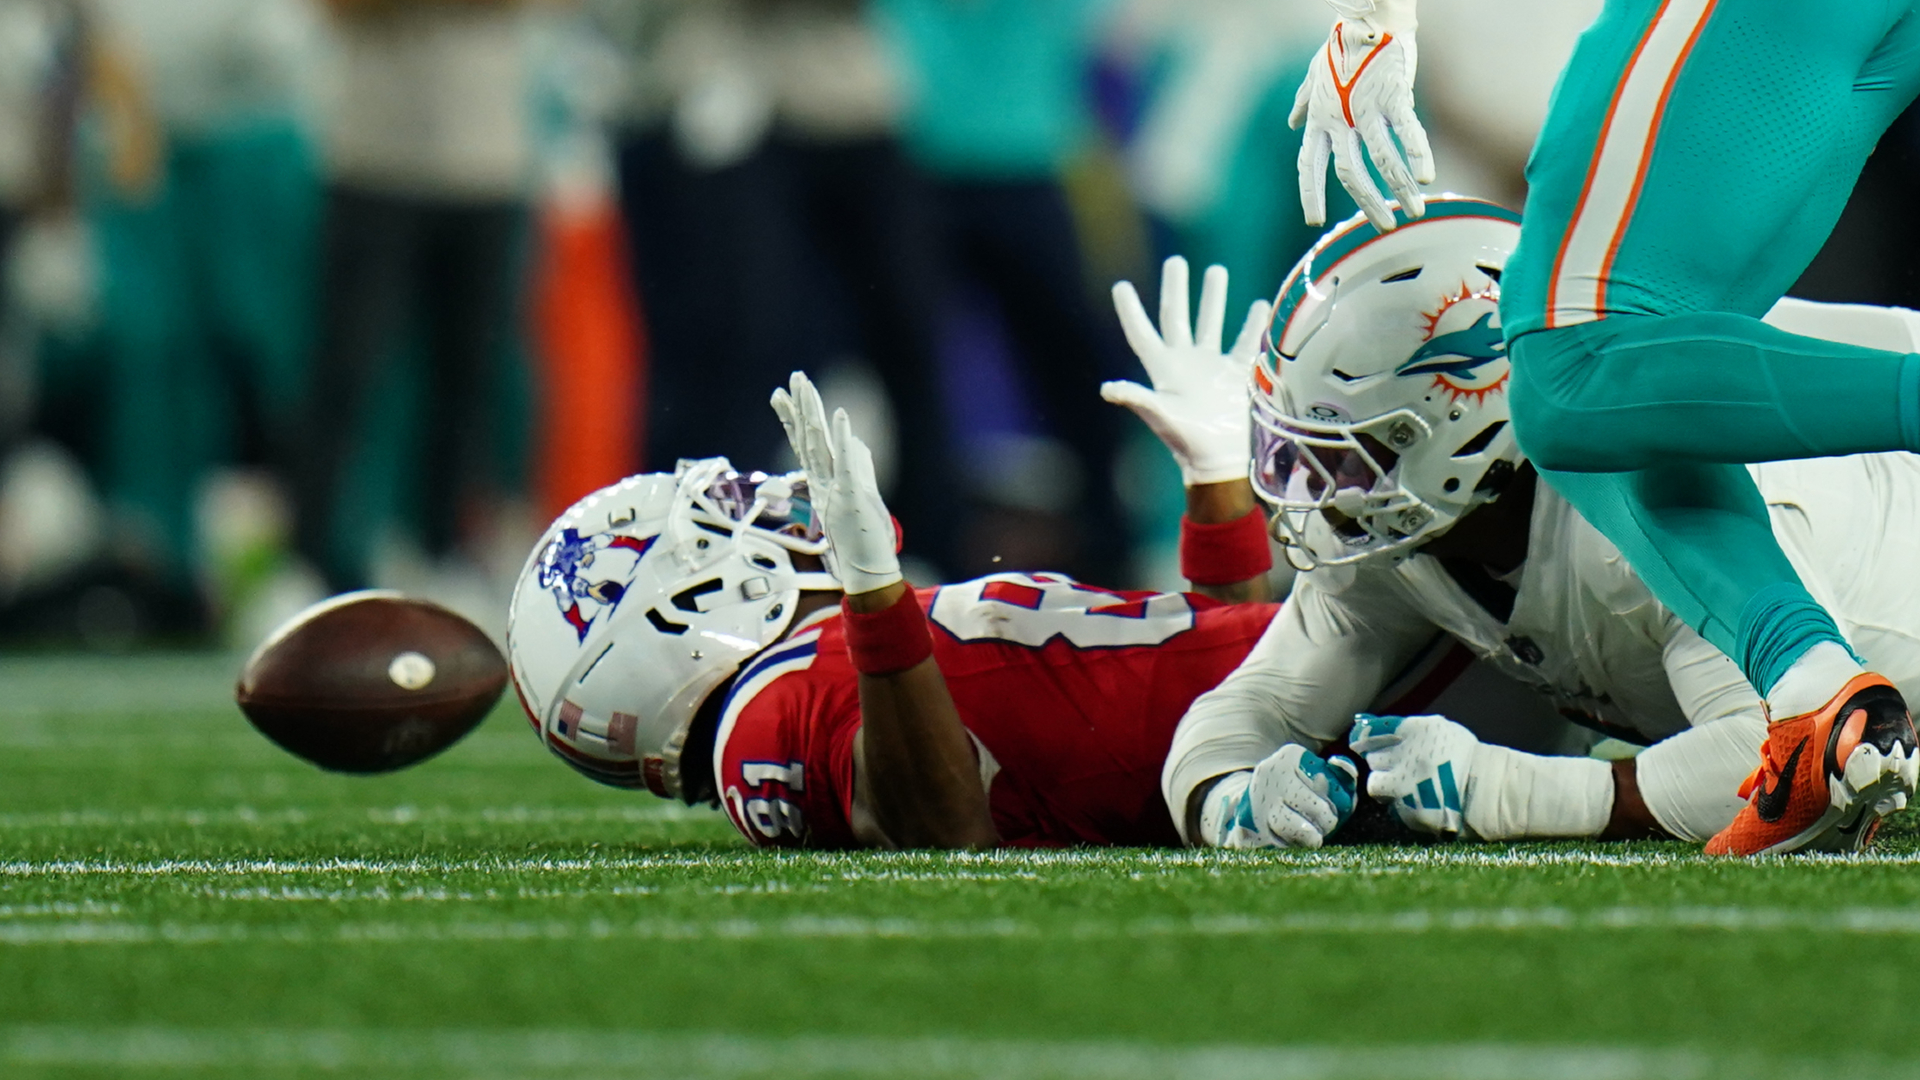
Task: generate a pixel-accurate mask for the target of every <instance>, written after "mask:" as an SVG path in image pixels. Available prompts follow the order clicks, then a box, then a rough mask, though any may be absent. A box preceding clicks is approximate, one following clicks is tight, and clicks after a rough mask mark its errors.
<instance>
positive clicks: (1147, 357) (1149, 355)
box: [1113, 281, 1164, 375]
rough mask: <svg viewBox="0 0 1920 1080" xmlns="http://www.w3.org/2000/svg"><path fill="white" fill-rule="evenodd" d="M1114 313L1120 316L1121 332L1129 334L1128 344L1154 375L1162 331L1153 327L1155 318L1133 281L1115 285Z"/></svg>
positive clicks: (1160, 346) (1148, 371)
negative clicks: (1154, 365) (1150, 316)
mask: <svg viewBox="0 0 1920 1080" xmlns="http://www.w3.org/2000/svg"><path fill="white" fill-rule="evenodd" d="M1113 313H1114V314H1115V315H1118V316H1119V317H1120V332H1121V333H1123V334H1125V335H1126V336H1127V346H1128V347H1129V348H1131V349H1132V350H1133V355H1135V356H1137V357H1139V358H1140V363H1142V364H1144V365H1146V366H1147V374H1149V375H1152V374H1153V366H1152V365H1153V364H1154V363H1155V362H1156V361H1157V360H1158V359H1159V356H1160V351H1161V349H1162V348H1164V343H1163V342H1162V341H1161V340H1160V332H1159V331H1158V330H1155V329H1154V328H1153V320H1152V319H1150V318H1148V317H1147V308H1146V305H1144V304H1142V303H1141V302H1140V294H1139V292H1137V291H1136V290H1135V289H1134V287H1133V282H1131V281H1122V282H1118V283H1116V284H1115V285H1114V287H1113Z"/></svg>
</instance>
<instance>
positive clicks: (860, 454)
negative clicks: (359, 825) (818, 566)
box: [773, 371, 901, 594]
mask: <svg viewBox="0 0 1920 1080" xmlns="http://www.w3.org/2000/svg"><path fill="white" fill-rule="evenodd" d="M788 385H789V387H790V391H789V390H775V391H774V392H773V411H774V412H775V413H776V414H778V415H779V417H780V425H781V426H782V427H784V428H786V429H787V441H788V442H789V443H791V444H792V445H793V454H794V456H795V457H797V458H799V459H800V467H801V468H802V469H803V470H805V471H806V474H807V495H808V498H809V499H810V500H811V501H812V504H813V513H814V516H815V517H817V518H818V519H819V522H820V531H821V532H823V533H825V534H826V538H827V544H828V545H829V549H830V550H829V551H828V553H827V561H828V567H827V569H829V570H831V571H832V572H833V576H834V577H836V578H838V579H839V581H840V587H841V588H843V589H845V590H846V591H847V592H848V593H849V594H853V593H864V592H873V591H874V590H876V589H884V588H886V587H887V586H889V585H892V584H893V583H894V582H897V581H899V580H900V579H901V575H900V555H899V544H898V541H897V539H896V537H895V536H894V531H893V516H892V515H891V514H889V513H887V504H886V501H885V500H883V499H881V498H880V484H879V482H878V481H876V480H875V479H874V476H873V453H872V451H870V450H868V449H867V444H866V443H864V442H861V441H860V437H859V436H857V435H855V434H854V433H853V423H852V422H851V421H850V420H848V419H847V410H845V409H835V410H834V411H833V424H832V427H831V429H829V427H828V424H827V407H826V405H825V404H824V403H822V402H821V400H820V391H818V390H816V389H814V387H813V382H812V380H810V379H808V378H807V377H806V375H805V374H803V373H802V372H798V371H796V372H794V373H793V378H792V380H791V381H790V382H789V384H788Z"/></svg>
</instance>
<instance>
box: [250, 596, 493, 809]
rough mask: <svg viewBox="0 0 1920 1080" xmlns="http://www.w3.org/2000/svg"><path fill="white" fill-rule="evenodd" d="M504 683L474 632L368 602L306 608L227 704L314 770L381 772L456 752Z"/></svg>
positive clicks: (426, 606) (258, 655)
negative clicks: (451, 748)
mask: <svg viewBox="0 0 1920 1080" xmlns="http://www.w3.org/2000/svg"><path fill="white" fill-rule="evenodd" d="M506 684H507V663H506V660H505V658H503V657H502V656H501V655H500V650H499V649H498V648H496V647H495V646H494V644H493V642H492V641H490V640H488V638H487V635H486V634H485V633H484V632H482V631H481V629H480V628H479V627H477V626H475V625H473V624H472V623H471V622H468V621H467V620H466V619H464V618H461V617H460V616H459V615H456V614H454V613H453V612H451V611H448V610H447V609H446V608H443V607H441V606H440V605H438V604H433V603H429V602H427V601H425V600H416V599H411V598H408V597H405V596H402V595H400V594H399V593H393V592H371V591H370V592H357V593H346V594H344V595H341V596H336V597H333V598H331V599H329V600H325V601H322V602H321V603H318V604H315V605H314V606H312V607H310V608H308V609H306V610H305V611H303V612H301V613H300V614H298V615H296V616H294V617H293V618H292V619H290V620H288V621H287V622H286V623H285V624H284V625H282V626H281V627H280V628H279V629H278V630H276V631H274V632H273V633H272V634H270V635H268V637H267V640H266V641H264V642H262V643H261V645H260V647H259V648H258V649H256V650H254V653H253V655H252V657H250V658H249V659H248V660H247V665H246V667H245V668H244V669H243V670H242V671H241V672H240V682H239V685H238V686H236V687H235V689H234V699H235V700H236V701H237V702H238V703H239V705H240V711H241V712H243V713H245V714H246V716H247V719H248V720H250V721H252V722H253V726H254V727H256V728H259V729H260V732H261V734H263V735H265V736H266V737H267V738H269V739H272V740H273V741H274V742H276V743H278V744H280V746H282V747H283V748H285V749H287V750H289V751H291V752H292V753H294V754H297V755H299V756H300V757H303V758H305V759H307V760H308V761H311V762H313V763H314V764H315V765H318V766H320V767H321V768H323V769H330V770H333V771H335V772H344V773H382V772H391V771H392V770H394V769H403V768H405V767H407V766H408V765H412V764H415V763H416V762H419V761H423V760H425V759H426V758H429V757H432V756H433V755H435V754H437V753H439V752H440V751H442V750H445V749H446V748H447V747H449V746H452V745H453V744H454V743H456V742H459V741H460V739H461V737H462V736H464V735H466V733H467V732H469V731H472V730H473V729H474V727H475V726H477V725H478V724H479V723H480V721H481V720H483V719H485V718H486V715H487V713H488V711H489V710H491V709H492V708H493V705H494V702H496V701H498V700H499V699H500V694H501V691H502V690H503V689H504V688H505V687H506Z"/></svg>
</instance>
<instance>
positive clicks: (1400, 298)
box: [1251, 195, 1522, 568]
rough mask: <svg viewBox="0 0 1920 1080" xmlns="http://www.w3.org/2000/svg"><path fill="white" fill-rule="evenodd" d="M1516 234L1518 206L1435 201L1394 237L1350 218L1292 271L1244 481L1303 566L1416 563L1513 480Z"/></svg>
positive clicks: (1259, 367) (1258, 379)
mask: <svg viewBox="0 0 1920 1080" xmlns="http://www.w3.org/2000/svg"><path fill="white" fill-rule="evenodd" d="M1519 236H1520V216H1519V215H1518V214H1515V213H1514V212H1512V211H1511V210H1507V209H1504V208H1502V207H1500V206H1496V205H1494V204H1493V203H1490V202H1484V201H1482V200H1480V199H1469V198H1462V197H1460V196H1457V195H1443V196H1439V197H1437V198H1434V199H1432V200H1430V201H1429V202H1428V203H1427V212H1426V216H1424V217H1420V218H1415V219H1411V220H1407V219H1404V218H1403V219H1402V224H1401V226H1400V227H1399V228H1397V229H1395V230H1393V231H1392V232H1389V233H1379V232H1376V231H1375V230H1374V228H1373V227H1372V226H1371V225H1369V224H1368V223H1367V220H1366V218H1365V217H1364V216H1362V215H1355V216H1354V217H1352V218H1350V219H1348V220H1347V221H1345V222H1343V223H1341V224H1340V225H1339V226H1337V227H1335V228H1334V229H1333V230H1332V231H1330V232H1328V233H1327V234H1326V235H1325V236H1323V237H1321V238H1320V240H1319V242H1318V243H1316V244H1314V246H1313V248H1312V249H1311V250H1309V251H1308V252H1307V254H1306V255H1305V257H1303V258H1302V259H1301V260H1300V262H1299V263H1298V264H1296V265H1295V266H1294V268H1293V271H1292V272H1291V273H1290V274H1288V275H1287V280H1286V283H1285V284H1284V285H1283V286H1281V289H1280V296H1279V298H1278V299H1277V300H1276V301H1275V302H1274V314H1273V323H1272V325H1271V326H1270V327H1269V328H1268V331H1267V348H1266V353H1265V355H1264V356H1263V357H1262V358H1261V359H1260V360H1259V361H1256V363H1255V364H1254V370H1253V387H1252V395H1251V396H1252V400H1253V421H1254V423H1253V444H1254V445H1253V465H1252V480H1253V486H1254V490H1255V491H1256V492H1257V493H1258V494H1259V495H1260V497H1261V498H1262V499H1264V500H1265V501H1266V502H1268V503H1269V504H1271V505H1272V506H1273V508H1274V509H1275V510H1276V511H1277V513H1275V515H1274V517H1273V523H1272V529H1273V534H1274V537H1275V539H1277V540H1279V541H1280V542H1281V543H1282V544H1285V545H1287V547H1288V553H1289V556H1290V557H1292V558H1293V559H1294V561H1295V563H1296V565H1303V566H1304V567H1305V568H1311V567H1315V566H1326V565H1340V564H1344V563H1352V562H1356V561H1358V560H1360V559H1365V558H1372V557H1376V556H1381V555H1389V554H1391V553H1402V554H1405V553H1410V552H1411V550H1412V549H1413V548H1414V547H1415V546H1416V545H1418V544H1421V543H1423V542H1425V541H1427V540H1430V539H1432V538H1433V537H1435V536H1437V535H1439V534H1440V533H1442V532H1444V531H1445V530H1446V529H1448V528H1449V527H1451V526H1452V525H1453V523H1454V522H1456V521H1458V520H1459V519H1460V517H1461V515H1463V514H1465V513H1466V512H1467V511H1468V510H1471V509H1472V508H1473V507H1474V506H1476V505H1478V504H1480V503H1483V502H1487V501H1490V500H1492V499H1494V498H1497V497H1498V496H1499V494H1500V492H1501V490H1502V489H1503V488H1504V487H1505V485H1506V483H1507V481H1508V480H1509V479H1511V478H1512V476H1513V474H1514V472H1515V470H1516V468H1517V467H1518V466H1519V464H1520V462H1521V460H1522V458H1521V454H1520V450H1519V447H1518V446H1517V445H1516V444H1515V442H1514V438H1513V430H1512V427H1511V425H1510V424H1509V423H1508V419H1509V416H1508V402H1507V391H1508V385H1507V382H1508V377H1509V374H1510V369H1509V367H1508V362H1507V351H1506V345H1505V343H1504V341H1503V340H1502V337H1501V331H1500V308H1499V302H1500V274H1501V271H1502V270H1503V269H1505V267H1506V264H1507V258H1508V256H1509V255H1511V254H1512V252H1513V247H1514V244H1515V242H1516V241H1517V240H1518V239H1519ZM1296 552H1297V553H1298V554H1297V555H1295V553H1296Z"/></svg>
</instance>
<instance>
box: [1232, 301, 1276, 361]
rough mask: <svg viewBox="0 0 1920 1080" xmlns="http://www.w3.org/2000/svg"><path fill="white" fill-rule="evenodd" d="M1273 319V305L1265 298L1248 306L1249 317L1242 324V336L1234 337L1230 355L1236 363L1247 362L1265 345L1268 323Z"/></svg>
mask: <svg viewBox="0 0 1920 1080" xmlns="http://www.w3.org/2000/svg"><path fill="white" fill-rule="evenodd" d="M1272 321H1273V305H1272V304H1271V303H1269V302H1267V301H1265V300H1255V301H1254V302H1253V303H1252V304H1250V305H1248V307H1247V319H1246V321H1245V322H1243V323H1241V324H1240V336H1238V337H1236V338H1234V339H1233V352H1231V353H1229V354H1228V355H1229V356H1231V357H1232V358H1233V360H1234V361H1235V362H1236V363H1241V364H1244V363H1247V362H1249V361H1251V360H1252V359H1253V358H1254V357H1255V356H1257V355H1259V353H1260V350H1261V349H1262V348H1263V347H1264V345H1265V339H1266V336H1267V324H1268V323H1270V322H1272Z"/></svg>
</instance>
